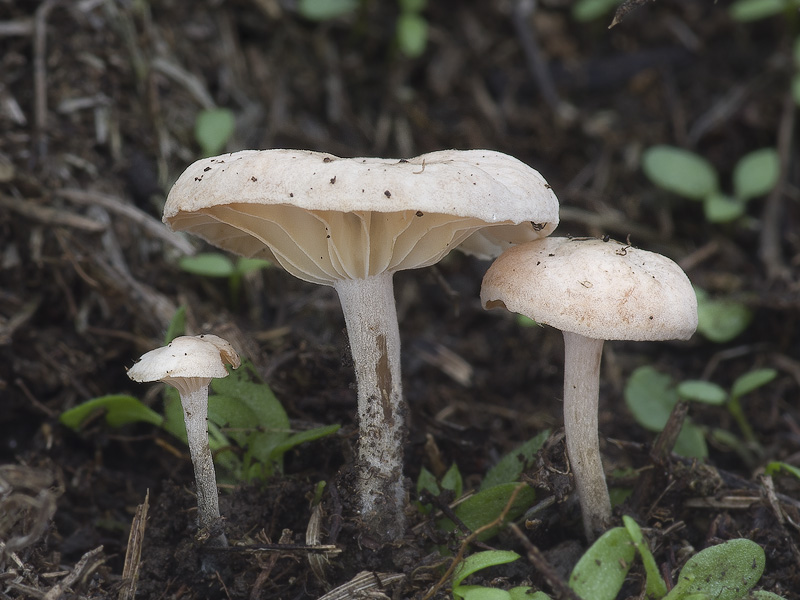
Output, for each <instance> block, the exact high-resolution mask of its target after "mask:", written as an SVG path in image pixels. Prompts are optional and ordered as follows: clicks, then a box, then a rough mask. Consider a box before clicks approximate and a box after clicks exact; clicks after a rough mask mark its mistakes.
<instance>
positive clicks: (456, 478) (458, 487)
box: [442, 463, 464, 498]
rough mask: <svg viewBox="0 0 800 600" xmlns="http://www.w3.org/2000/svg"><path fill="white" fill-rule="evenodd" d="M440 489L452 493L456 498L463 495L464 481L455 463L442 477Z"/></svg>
mask: <svg viewBox="0 0 800 600" xmlns="http://www.w3.org/2000/svg"><path fill="white" fill-rule="evenodd" d="M442 487H443V488H444V489H446V490H450V491H451V492H453V493H454V494H455V497H456V498H459V497H461V495H462V494H463V493H464V480H463V479H462V477H461V471H459V470H458V465H457V464H456V463H453V464H452V465H450V468H449V469H447V472H446V473H445V474H444V476H443V477H442Z"/></svg>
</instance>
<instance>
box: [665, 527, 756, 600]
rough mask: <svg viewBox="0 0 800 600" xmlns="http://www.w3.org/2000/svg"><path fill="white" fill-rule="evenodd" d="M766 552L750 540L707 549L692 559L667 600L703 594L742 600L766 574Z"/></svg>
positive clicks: (729, 542)
mask: <svg viewBox="0 0 800 600" xmlns="http://www.w3.org/2000/svg"><path fill="white" fill-rule="evenodd" d="M764 562H765V556H764V550H763V549H762V548H761V546H759V545H758V544H756V543H755V542H752V541H750V540H746V539H735V540H730V541H727V542H725V543H723V544H719V545H718V546H712V547H711V548H706V549H705V550H703V551H702V552H699V553H697V554H695V555H694V556H693V557H692V558H690V559H689V560H688V561H687V562H686V564H685V565H684V566H683V569H681V572H680V575H679V576H678V582H677V583H676V585H675V587H674V588H672V591H671V592H670V593H669V594H667V595H666V596H665V597H664V600H678V599H683V598H686V597H687V596H688V595H690V594H703V595H704V596H705V597H708V598H714V600H740V599H741V598H744V597H745V595H746V594H747V592H748V590H749V589H750V588H752V587H753V586H754V585H755V584H756V582H757V581H758V580H759V578H760V577H761V574H762V573H763V572H764Z"/></svg>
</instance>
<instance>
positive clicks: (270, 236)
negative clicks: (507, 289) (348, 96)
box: [163, 150, 558, 285]
mask: <svg viewBox="0 0 800 600" xmlns="http://www.w3.org/2000/svg"><path fill="white" fill-rule="evenodd" d="M163 220H164V222H165V223H167V224H168V225H169V226H170V227H171V228H172V229H173V230H181V231H188V232H191V233H194V234H196V235H198V236H200V237H201V238H203V239H205V240H206V241H208V242H210V243H211V244H213V245H215V246H218V247H220V248H224V249H226V250H230V251H231V252H234V253H236V254H240V255H242V256H247V257H259V258H267V259H269V260H274V261H276V262H278V263H280V264H281V265H282V266H283V267H284V268H285V269H286V270H287V271H289V272H290V273H292V274H293V275H295V276H297V277H299V278H300V279H304V280H306V281H312V282H314V283H323V284H328V285H331V284H333V282H335V281H337V280H340V279H355V278H366V277H369V276H371V275H376V274H378V273H381V272H384V271H397V270H401V269H411V268H416V267H423V266H427V265H430V264H433V263H435V262H437V261H438V260H440V259H441V258H442V257H443V256H444V255H445V254H447V253H448V252H449V251H450V250H451V249H453V248H455V247H456V246H458V245H459V244H461V243H462V242H464V241H465V240H466V239H467V238H469V237H470V236H472V239H470V240H469V241H468V242H467V245H466V246H465V248H464V249H465V250H466V251H468V252H470V251H471V252H473V253H475V254H478V255H481V256H485V257H490V256H496V255H497V254H499V252H500V251H502V250H503V249H505V248H506V247H508V246H510V245H511V244H514V243H520V242H522V241H527V240H531V239H537V238H539V237H544V236H546V235H549V234H550V233H551V232H552V231H553V229H554V228H555V226H556V225H557V224H558V200H557V199H556V196H555V194H554V193H553V191H552V190H551V189H550V186H549V185H547V182H546V181H545V180H544V178H543V177H542V176H541V175H540V174H539V173H538V172H537V171H536V170H534V169H532V168H531V167H529V166H527V165H526V164H524V163H522V162H521V161H519V160H517V159H515V158H512V157H510V156H508V155H505V154H502V153H500V152H494V151H490V150H466V151H458V150H443V151H439V152H432V153H429V154H424V155H422V156H418V157H416V158H412V159H409V160H397V159H383V158H339V157H336V156H333V155H331V154H325V153H320V152H311V151H304V150H261V151H258V150H244V151H241V152H236V153H233V154H227V155H223V156H217V157H211V158H205V159H202V160H199V161H197V162H195V163H194V164H192V165H190V166H189V167H188V168H187V169H186V171H184V173H183V174H182V175H181V176H180V177H179V178H178V180H177V181H176V182H175V185H174V186H173V188H172V190H171V191H170V193H169V196H168V198H167V203H166V205H165V207H164V217H163ZM487 226H498V227H497V229H496V230H495V233H494V235H492V234H488V235H487V236H485V237H482V236H481V233H482V231H481V230H482V229H483V228H485V227H487ZM490 229H491V228H489V229H487V230H486V231H489V230H490ZM476 232H477V233H476ZM473 234H475V235H473Z"/></svg>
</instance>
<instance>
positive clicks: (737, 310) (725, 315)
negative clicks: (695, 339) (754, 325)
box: [694, 286, 753, 344]
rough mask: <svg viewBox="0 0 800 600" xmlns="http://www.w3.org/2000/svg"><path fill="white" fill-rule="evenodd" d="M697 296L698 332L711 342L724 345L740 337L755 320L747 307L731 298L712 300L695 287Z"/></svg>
mask: <svg viewBox="0 0 800 600" xmlns="http://www.w3.org/2000/svg"><path fill="white" fill-rule="evenodd" d="M694 293H695V295H696V296H697V331H698V332H699V333H700V334H702V335H703V336H705V338H706V339H708V340H709V341H711V342H714V343H716V344H724V343H725V342H729V341H731V340H732V339H734V338H736V337H737V336H739V335H740V334H741V333H742V332H743V331H744V330H745V329H747V326H748V325H750V322H751V321H752V320H753V313H752V311H751V310H750V309H749V308H748V307H747V305H745V304H743V303H742V302H738V301H736V300H732V299H730V298H711V297H710V296H709V295H708V292H706V291H705V290H703V289H702V288H699V287H697V286H694Z"/></svg>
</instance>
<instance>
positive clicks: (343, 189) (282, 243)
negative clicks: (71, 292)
mask: <svg viewBox="0 0 800 600" xmlns="http://www.w3.org/2000/svg"><path fill="white" fill-rule="evenodd" d="M164 222H165V223H167V224H168V225H169V226H170V227H171V228H172V229H174V230H181V231H188V232H191V233H194V234H196V235H198V236H200V237H201V238H203V239H205V240H206V241H208V242H210V243H211V244H214V245H216V246H218V247H220V248H224V249H226V250H230V251H232V252H235V253H237V254H241V255H243V256H247V257H258V258H266V259H268V260H271V261H273V262H275V263H278V264H280V265H281V266H283V267H284V268H285V269H286V270H287V271H289V272H290V273H292V274H293V275H295V276H296V277H299V278H300V279H303V280H305V281H310V282H312V283H318V284H322V285H330V286H333V287H334V288H335V289H336V291H337V293H338V295H339V300H340V302H341V305H342V310H343V312H344V318H345V323H346V325H347V332H348V337H349V340H350V348H351V351H352V354H353V362H354V364H355V371H356V381H357V384H358V418H359V447H358V463H357V477H358V483H357V488H358V489H357V493H358V510H359V513H360V521H361V522H362V523H363V526H364V529H365V530H366V531H365V532H366V533H368V534H369V535H370V536H371V537H372V538H373V539H375V540H377V541H380V542H390V541H394V540H395V539H397V538H398V537H400V536H402V535H403V533H404V532H405V514H404V512H405V511H404V509H405V504H406V490H405V487H404V485H403V469H402V465H403V445H404V441H405V437H406V433H405V419H406V406H405V402H404V400H403V395H402V386H401V382H400V333H399V329H398V323H397V314H396V310H395V302H394V292H393V284H392V277H393V274H394V272H395V271H399V270H403V269H414V268H418V267H424V266H428V265H432V264H434V263H436V262H438V261H439V260H441V259H442V258H443V257H444V256H445V255H446V254H447V253H448V252H450V250H452V249H454V248H455V247H457V246H459V244H462V243H464V244H465V248H464V249H465V251H468V252H471V253H474V254H477V255H479V256H483V257H486V258H489V257H494V256H496V255H497V254H499V253H500V252H501V251H502V250H504V249H505V248H508V247H510V246H511V245H512V244H514V243H519V242H523V241H527V240H531V239H536V238H539V237H542V236H545V235H548V234H549V233H550V232H551V231H552V230H553V229H554V228H555V226H556V224H557V223H558V201H557V199H556V197H555V194H553V192H552V190H551V189H550V186H549V185H547V182H546V181H545V180H544V178H543V177H542V176H541V175H540V174H539V173H538V172H537V171H535V170H534V169H532V168H530V167H529V166H527V165H526V164H524V163H522V162H520V161H519V160H517V159H515V158H512V157H510V156H507V155H505V154H502V153H499V152H493V151H489V150H469V151H457V150H444V151H440V152H432V153H430V154H425V155H422V156H418V157H416V158H412V159H408V160H397V159H383V158H351V159H345V158H339V157H337V156H333V155H330V154H324V153H319V152H310V151H303V150H263V151H256V150H244V151H241V152H236V153H233V154H228V155H223V156H217V157H212V158H206V159H202V160H200V161H197V162H195V163H194V164H192V165H190V166H189V167H188V168H187V169H186V171H184V173H183V174H182V175H181V176H180V177H179V178H178V180H177V181H176V182H175V185H174V186H173V188H172V190H171V191H170V193H169V196H168V198H167V203H166V205H165V207H164Z"/></svg>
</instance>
